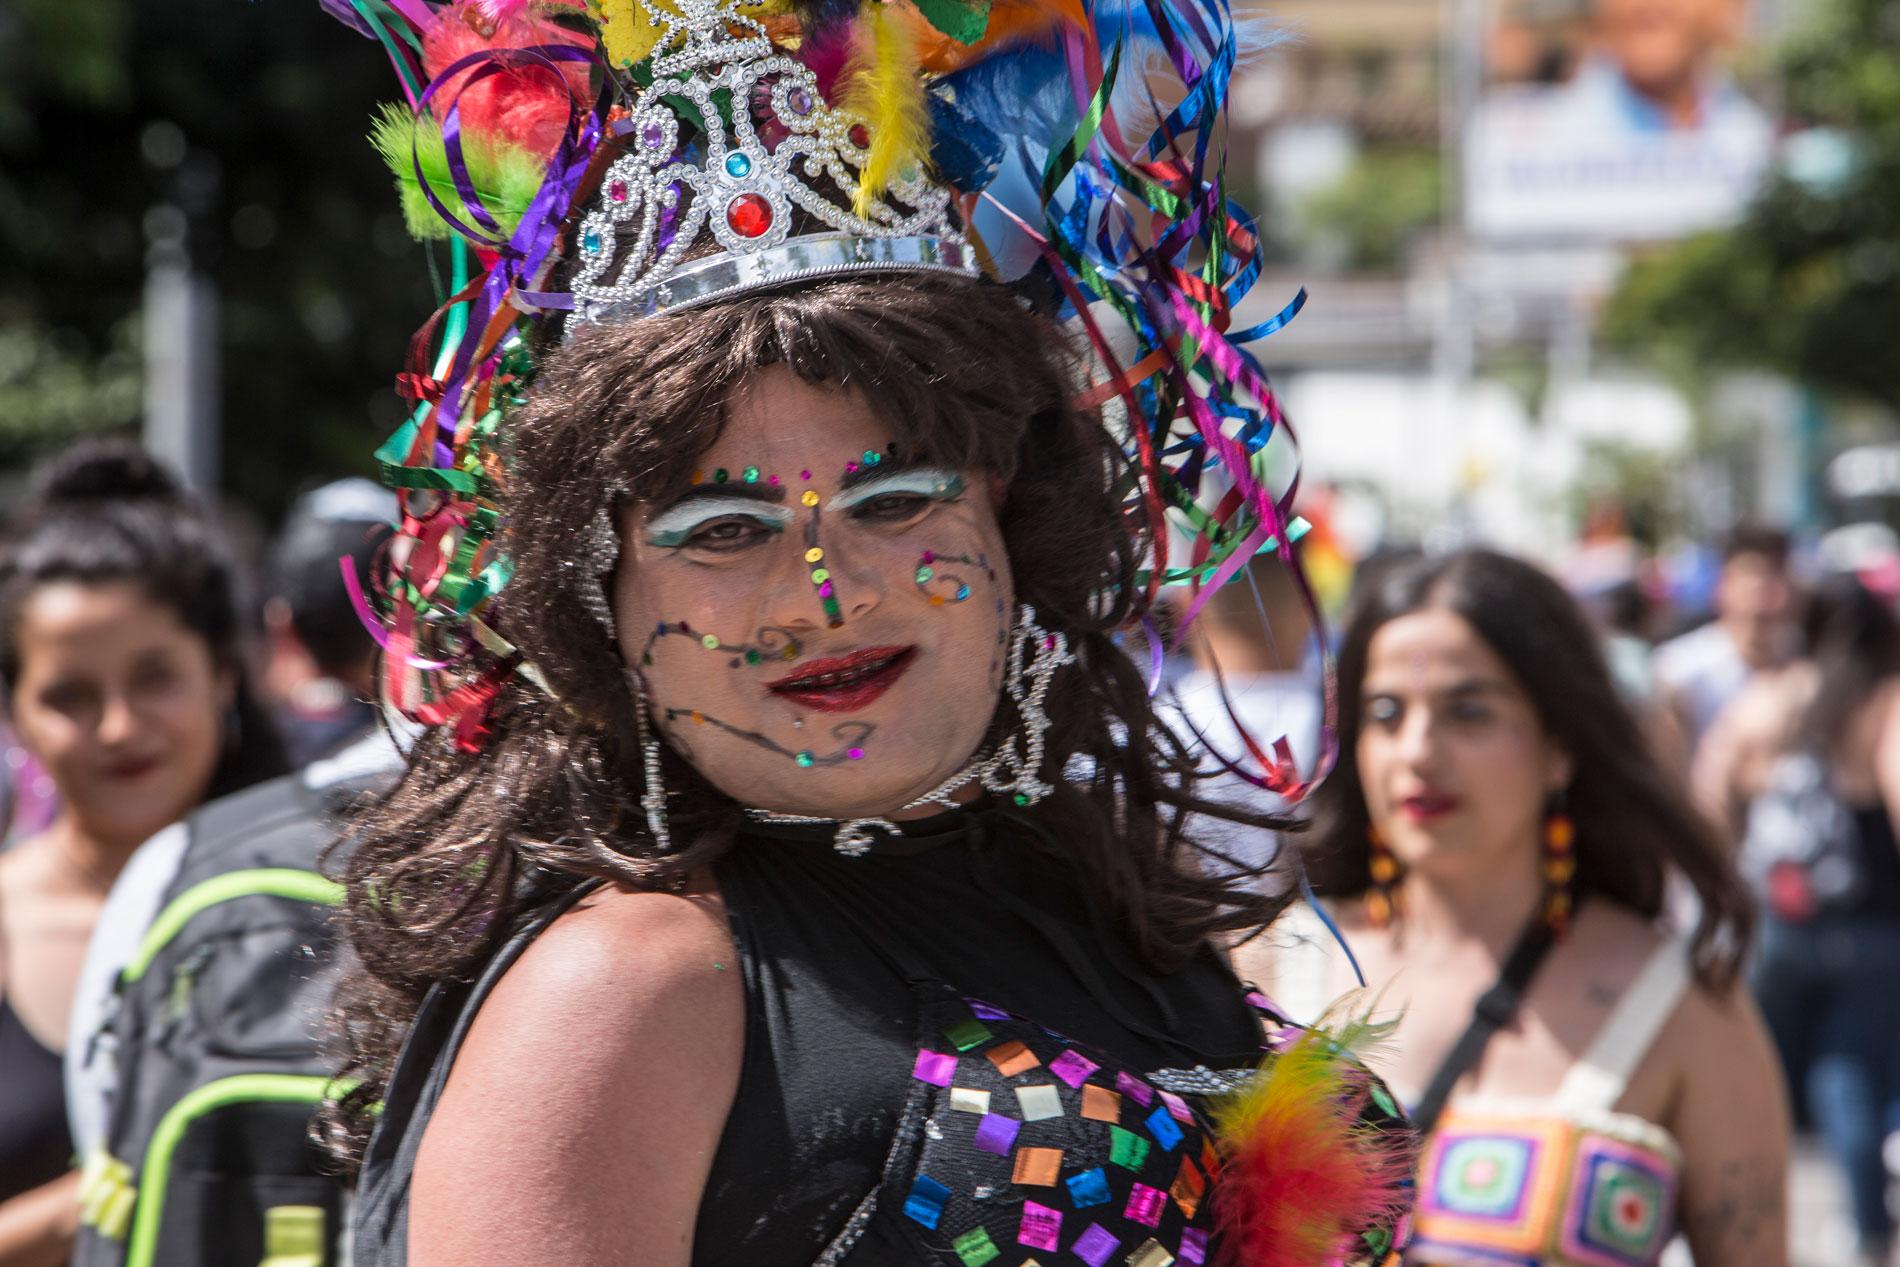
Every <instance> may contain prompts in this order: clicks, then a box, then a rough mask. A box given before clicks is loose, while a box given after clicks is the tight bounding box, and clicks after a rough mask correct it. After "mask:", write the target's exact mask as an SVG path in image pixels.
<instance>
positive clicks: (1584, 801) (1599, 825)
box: [1304, 550, 1754, 989]
mask: <svg viewBox="0 0 1900 1267" xmlns="http://www.w3.org/2000/svg"><path fill="white" fill-rule="evenodd" d="M1428 608H1436V609H1441V610H1444V611H1449V612H1451V613H1453V614H1454V615H1456V616H1458V617H1459V618H1460V619H1462V620H1463V621H1464V622H1465V623H1466V624H1468V625H1470V626H1471V628H1472V629H1473V630H1475V631H1476V632H1477V634H1478V636H1479V637H1480V638H1482V639H1483V640H1484V641H1485V643H1486V644H1487V645H1488V646H1489V647H1490V648H1491V650H1492V651H1494V652H1496V653H1497V656H1498V658H1499V659H1501V660H1503V661H1504V663H1505V665H1506V666H1507V667H1508V668H1509V669H1510V671H1511V673H1512V674H1513V675H1514V676H1515V677H1516V679H1517V682H1518V685H1519V686H1521V687H1522V688H1523V689H1524V693H1525V694H1526V695H1528V696H1529V697H1530V701H1531V705H1532V707H1533V708H1534V709H1535V710H1536V712H1537V717H1538V720H1539V721H1540V722H1541V723H1542V725H1543V727H1544V730H1545V732H1546V733H1547V734H1548V735H1549V736H1550V737H1551V739H1552V740H1553V741H1554V742H1555V743H1557V745H1558V746H1559V747H1561V748H1562V749H1563V750H1564V751H1565V752H1566V753H1568V754H1569V755H1570V758H1571V760H1572V762H1573V763H1574V766H1575V773H1574V775H1573V776H1572V779H1571V783H1570V786H1569V788H1568V790H1567V793H1566V801H1567V804H1568V808H1569V813H1570V815H1571V817H1572V819H1573V820H1574V821H1575V823H1576V828H1577V841H1576V857H1577V890H1578V893H1579V894H1580V895H1583V896H1586V897H1595V898H1601V899H1603V900H1606V901H1611V902H1616V903H1618V904H1620V905H1622V906H1624V907H1627V908H1628V909H1630V910H1632V911H1634V912H1636V913H1637V914H1639V915H1642V916H1644V917H1646V918H1651V919H1653V918H1655V917H1656V916H1658V915H1660V914H1661V913H1662V908H1663V899H1664V895H1665V887H1666V883H1667V879H1668V875H1669V872H1670V870H1671V869H1672V868H1673V869H1674V870H1675V871H1677V872H1679V873H1680V874H1681V875H1682V876H1683V878H1684V879H1686V880H1687V881H1688V882H1689V883H1690V884H1691V885H1692V886H1694V888H1695V891H1696V895H1697V897H1698V898H1700V900H1701V908H1702V913H1701V920H1700V923H1699V924H1698V925H1697V927H1696V931H1695V938H1694V956H1695V963H1696V971H1697V975H1698V977H1699V978H1700V979H1701V981H1702V982H1703V983H1704V984H1705V985H1708V986H1710V987H1711V988H1717V989H1721V988H1726V986H1727V985H1728V984H1729V983H1730V982H1732V981H1733V980H1734V977H1735V972H1736V968H1737V965H1738V963H1739V962H1740V958H1741V955H1742V952H1743V950H1744V949H1745V948H1746V946H1747V942H1748V937H1749V934H1750V933H1751V931H1752V929H1753V926H1754V916H1753V906H1752V904H1751V902H1750V900H1749V896H1748V893H1747V890H1746V889H1744V888H1743V886H1742V883H1741V881H1740V879H1739V878H1738V877H1737V876H1736V875H1735V873H1734V870H1733V868H1732V867H1731V866H1730V865H1729V862H1728V859H1727V856H1726V854H1725V852H1724V851H1723V849H1722V847H1721V845H1720V843H1719V841H1718V839H1717V837H1716V835H1715V832H1714V829H1713V828H1712V827H1711V826H1710V825H1709V824H1708V822H1707V821H1706V820H1705V819H1703V817H1702V816H1701V815H1700V814H1698V813H1697V812H1696V811H1695V809H1694V808H1693V807H1691V805H1690V804H1689V801H1688V799H1687V797H1686V795H1685V794H1684V792H1683V790H1682V789H1681V787H1680V786H1679V785H1678V783H1677V781H1676V780H1675V779H1673V778H1672V777H1670V776H1669V775H1668V774H1666V773H1665V772H1664V767H1663V765H1662V763H1661V762H1660V761H1658V760H1657V759H1656V757H1655V755H1654V754H1653V753H1652V752H1651V750H1650V745H1649V742H1648V740H1647V739H1646V738H1645V737H1644V735H1643V732H1642V729H1641V727H1639V726H1638V725H1637V723H1636V719H1635V718H1634V717H1633V716H1632V715H1631V713H1630V711H1629V709H1628V708H1627V707H1625V706H1624V704H1623V701H1622V699H1621V697H1620V696H1619V695H1618V694H1617V690H1616V686H1615V684H1614V683H1613V681H1612V680H1611V678H1610V672H1609V668H1608V666H1607V664H1606V663H1605V661H1604V657H1603V651H1602V648H1601V645H1600V644H1599V642H1598V640H1597V636H1596V634H1595V632H1594V631H1593V630H1592V629H1591V627H1590V623H1589V620H1588V618H1587V617H1585V615H1584V614H1583V611H1582V610H1581V609H1580V608H1579V607H1578V606H1577V604H1576V601H1575V600H1574V599H1572V598H1571V597H1570V595H1569V594H1568V593H1566V592H1565V591H1564V589H1563V587H1562V586H1560V585H1559V584H1557V582H1556V581H1554V580H1552V579H1551V578H1550V577H1549V576H1547V575H1545V574H1544V573H1543V572H1542V571H1540V570H1539V569H1537V568H1536V567H1534V566H1532V565H1531V564H1529V563H1525V562H1523V561H1522V560H1520V559H1514V558H1511V557H1510V556H1509V555H1504V554H1498V553H1495V552H1493V551H1490V550H1462V551H1459V552H1457V553H1455V554H1448V555H1443V556H1440V557H1435V558H1424V559H1420V560H1417V561H1416V562H1413V563H1410V564H1408V565H1406V566H1403V567H1400V568H1397V569H1395V570H1393V571H1392V572H1390V573H1388V574H1386V575H1385V576H1383V577H1381V578H1379V579H1378V581H1377V582H1376V583H1374V584H1373V585H1371V586H1370V587H1368V588H1367V589H1366V591H1365V592H1363V593H1362V594H1361V595H1360V596H1359V599H1358V601H1357V602H1356V604H1355V606H1354V608H1353V611H1352V613H1351V615H1350V616H1349V617H1348V619H1347V623H1346V631H1345V637H1344V640H1343V642H1342V643H1341V646H1340V652H1339V764H1338V765H1337V766H1336V767H1334V769H1333V773H1332V775H1331V777H1329V778H1328V779H1327V780H1326V782H1325V783H1324V784H1323V785H1322V786H1321V787H1320V789H1319V791H1318V792H1316V793H1315V794H1314V797H1313V810H1314V821H1313V828H1312V831H1311V832H1310V833H1309V834H1308V836H1307V838H1306V840H1305V841H1304V850H1305V853H1306V855H1307V858H1308V866H1309V868H1310V871H1311V874H1312V876H1313V879H1314V881H1315V884H1316V886H1317V887H1318V888H1319V890H1320V891H1321V892H1322V893H1326V894H1330V895H1332V896H1336V897H1356V896H1358V895H1360V894H1362V893H1364V892H1365V891H1366V890H1367V888H1368V887H1369V886H1370V884H1371V876H1370V873H1369V870H1368V867H1369V858H1370V849H1369V846H1368V844H1367V829H1368V827H1369V826H1370V820H1369V818H1368V815H1367V812H1366V798H1365V788H1364V785H1363V784H1362V783H1361V781H1360V776H1359V767H1358V763H1357V760H1356V757H1355V749H1356V747H1357V744H1358V740H1359V726H1360V698H1359V696H1360V692H1361V690H1362V689H1363V687H1364V683H1365V677H1366V659H1367V654H1368V651H1369V648H1370V647H1371V645H1372V638H1373V635H1374V634H1376V633H1378V631H1379V630H1380V629H1381V628H1382V627H1383V626H1384V625H1385V624H1386V623H1387V622H1389V621H1392V620H1395V619H1397V618H1398V617H1400V616H1404V615H1408V614H1410V613H1412V612H1416V611H1422V610H1426V609H1428Z"/></svg>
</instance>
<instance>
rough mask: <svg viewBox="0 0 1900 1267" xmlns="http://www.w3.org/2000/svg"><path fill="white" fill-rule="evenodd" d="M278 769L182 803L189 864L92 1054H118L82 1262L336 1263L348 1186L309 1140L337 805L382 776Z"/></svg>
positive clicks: (331, 939)
mask: <svg viewBox="0 0 1900 1267" xmlns="http://www.w3.org/2000/svg"><path fill="white" fill-rule="evenodd" d="M374 781H375V780H374V778H373V777H372V778H357V779H354V780H345V781H342V782H338V783H331V784H329V785H327V786H322V787H316V786H312V785H311V783H310V782H309V781H307V780H306V779H305V778H302V777H299V776H295V775H293V776H290V777H287V778H281V779H275V780H272V781H271V782H268V783H263V784H259V785H258V786H256V787H253V788H249V789H247V790H245V791H243V792H239V793H236V794H235V795H232V796H229V797H225V798H223V799H221V800H218V801H214V802H212V803H211V804H210V805H207V806H205V807H203V808H202V809H200V810H198V811H197V812H196V813H194V814H192V815H191V817H190V818H189V819H188V820H187V829H188V832H189V837H188V841H187V844H186V846H185V849H184V853H183V856H182V859H181V862H180V865H179V868H178V871H177V873H176V875H175V876H174V877H173V878H172V880H171V883H170V885H169V886H168V887H167V890H166V892H165V894H164V896H163V898H162V899H161V901H160V903H159V907H158V911H159V913H158V916H157V918H156V919H154V920H153V921H152V924H151V926H150V928H149V929H147V931H146V933H145V935H144V938H143V939H142V940H141V941H140V943H139V946H138V949H137V951H136V953H135V954H134V955H133V956H132V958H131V961H130V962H129V963H127V964H126V965H125V966H124V968H123V970H122V971H121V972H120V973H119V977H118V980H117V983H116V985H115V989H114V996H113V1000H112V1002H111V1004H110V1005H109V1008H108V1012H107V1016H106V1020H105V1022H104V1025H103V1027H102V1029H101V1031H100V1032H99V1034H98V1036H97V1037H96V1039H95V1040H94V1042H93V1044H92V1046H91V1049H90V1050H88V1051H86V1052H85V1053H84V1056H83V1058H84V1059H86V1060H87V1061H94V1060H107V1061H111V1062H113V1065H114V1066H115V1070H114V1072H115V1074H116V1077H115V1078H114V1081H115V1082H116V1090H115V1092H114V1094H113V1099H112V1104H111V1108H110V1111H109V1114H108V1118H107V1124H106V1134H105V1144H104V1147H103V1149H100V1150H96V1151H95V1153H94V1155H93V1156H90V1157H87V1158H85V1159H83V1165H84V1170H85V1175H84V1180H83V1183H82V1201H83V1220H84V1225H83V1226H82V1228H81V1231H80V1238H79V1244H78V1248H77V1249H76V1251H75V1253H74V1256H73V1260H72V1263H73V1267H154V1265H162V1267H259V1265H260V1264H269V1265H270V1267H279V1264H282V1265H283V1267H293V1265H294V1267H328V1265H329V1264H331V1263H334V1262H337V1261H338V1259H337V1256H336V1254H335V1252H334V1247H335V1246H337V1245H338V1244H339V1242H340V1240H341V1234H342V1224H343V1212H344V1189H343V1187H342V1185H341V1184H340V1183H339V1182H338V1181H337V1180H336V1179H335V1178H333V1177H331V1176H330V1175H329V1174H328V1173H327V1172H326V1169H325V1167H324V1164H323V1158H322V1156H321V1155H320V1153H319V1152H318V1150H317V1149H316V1147H315V1146H314V1145H313V1144H312V1143H311V1142H310V1133H309V1128H310V1121H311V1116H312V1114H313V1112H314V1111H315V1109H316V1108H317V1106H318V1105H319V1104H320V1103H321V1102H322V1100H323V1099H324V1097H325V1095H326V1094H327V1093H328V1089H329V1084H330V1077H329V1062H328V1061H326V1058H325V1056H324V1054H323V1052H322V1050H321V1042H320V1030H321V1021H322V1018H323V1016H324V1013H325V1010H326V1008H327V1007H328V1005H329V1001H330V996H331V993H332V992H333V990H334V988H335V983H336V976H337V973H338V970H339V962H338V961H339V953H338V942H337V938H336V931H335V928H334V925H333V920H332V915H333V913H334V911H335V908H336V907H337V905H338V904H339V903H340V901H341V900H342V890H341V888H340V887H339V886H338V885H337V884H336V883H335V882H333V881H332V880H330V879H328V878H326V877H325V876H323V875H321V874H319V872H318V870H317V867H318V859H319V856H320V855H321V854H322V852H323V850H324V849H325V848H326V847H328V845H329V844H330V843H331V841H332V840H333V838H334V836H335V833H336V824H337V816H338V812H339V811H340V810H341V809H343V808H345V807H346V806H347V804H348V803H349V802H350V801H351V800H353V799H354V798H355V797H357V796H359V795H361V794H362V793H363V792H364V791H366V790H367V789H368V787H369V786H371V785H372V784H373V782H374Z"/></svg>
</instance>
